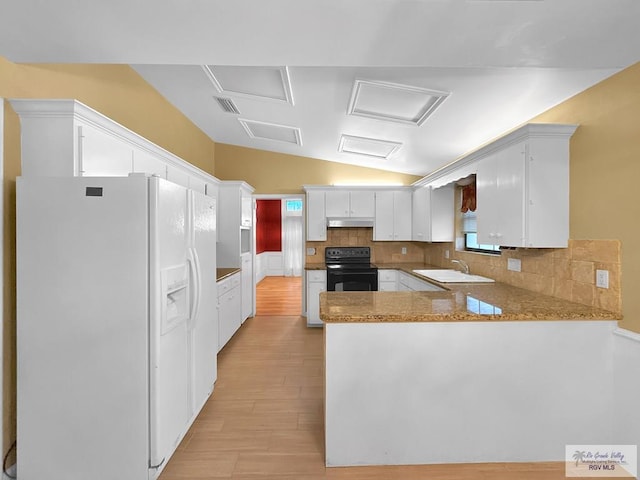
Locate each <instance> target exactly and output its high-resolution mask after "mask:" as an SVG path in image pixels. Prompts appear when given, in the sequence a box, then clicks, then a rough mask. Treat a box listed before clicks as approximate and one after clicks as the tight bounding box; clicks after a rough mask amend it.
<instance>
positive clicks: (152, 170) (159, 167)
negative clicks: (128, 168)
mask: <svg viewBox="0 0 640 480" xmlns="http://www.w3.org/2000/svg"><path fill="white" fill-rule="evenodd" d="M133 171H134V172H142V173H147V174H149V175H157V176H158V177H160V178H164V179H166V178H167V167H166V165H165V163H164V162H163V161H162V160H160V159H158V158H156V157H154V156H153V155H151V154H150V153H148V152H146V151H144V150H142V149H141V148H134V149H133Z"/></svg>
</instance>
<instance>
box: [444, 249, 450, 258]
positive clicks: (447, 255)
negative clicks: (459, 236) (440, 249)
mask: <svg viewBox="0 0 640 480" xmlns="http://www.w3.org/2000/svg"><path fill="white" fill-rule="evenodd" d="M444 258H449V250H445V251H444Z"/></svg>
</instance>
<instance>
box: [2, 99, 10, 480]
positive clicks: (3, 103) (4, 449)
mask: <svg viewBox="0 0 640 480" xmlns="http://www.w3.org/2000/svg"><path fill="white" fill-rule="evenodd" d="M0 106H2V108H0V212H2V221H1V222H0V251H1V252H2V254H1V255H0V272H2V275H1V277H0V278H1V279H0V284H1V285H2V295H0V312H3V318H4V291H5V284H4V218H5V216H6V215H7V212H5V209H4V109H5V99H4V98H3V97H0ZM5 321H6V319H5V320H4V321H3V322H2V328H0V358H2V359H4V322H5ZM4 368H5V366H4V361H3V363H2V379H3V381H1V382H0V429H1V430H0V431H1V432H2V439H0V445H2V455H3V458H4V455H6V453H7V452H6V450H7V448H8V447H7V445H5V444H4V436H5V435H4V433H5V430H4V428H5V424H4V390H3V385H4ZM3 476H4V473H3Z"/></svg>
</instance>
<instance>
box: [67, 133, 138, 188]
mask: <svg viewBox="0 0 640 480" xmlns="http://www.w3.org/2000/svg"><path fill="white" fill-rule="evenodd" d="M78 160H79V161H78V165H79V168H80V172H79V173H80V174H81V175H82V176H85V177H123V176H127V175H129V173H131V172H133V148H132V146H131V145H129V144H127V143H124V142H123V141H122V140H120V139H118V138H116V137H114V136H112V135H108V134H106V133H104V132H101V131H100V130H98V129H96V128H93V127H91V126H89V125H80V126H78Z"/></svg>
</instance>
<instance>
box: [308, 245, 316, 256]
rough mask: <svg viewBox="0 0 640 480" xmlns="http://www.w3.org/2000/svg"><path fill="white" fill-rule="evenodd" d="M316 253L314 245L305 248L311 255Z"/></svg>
mask: <svg viewBox="0 0 640 480" xmlns="http://www.w3.org/2000/svg"><path fill="white" fill-rule="evenodd" d="M315 254H316V249H315V247H309V248H307V255H309V256H311V255H315Z"/></svg>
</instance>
